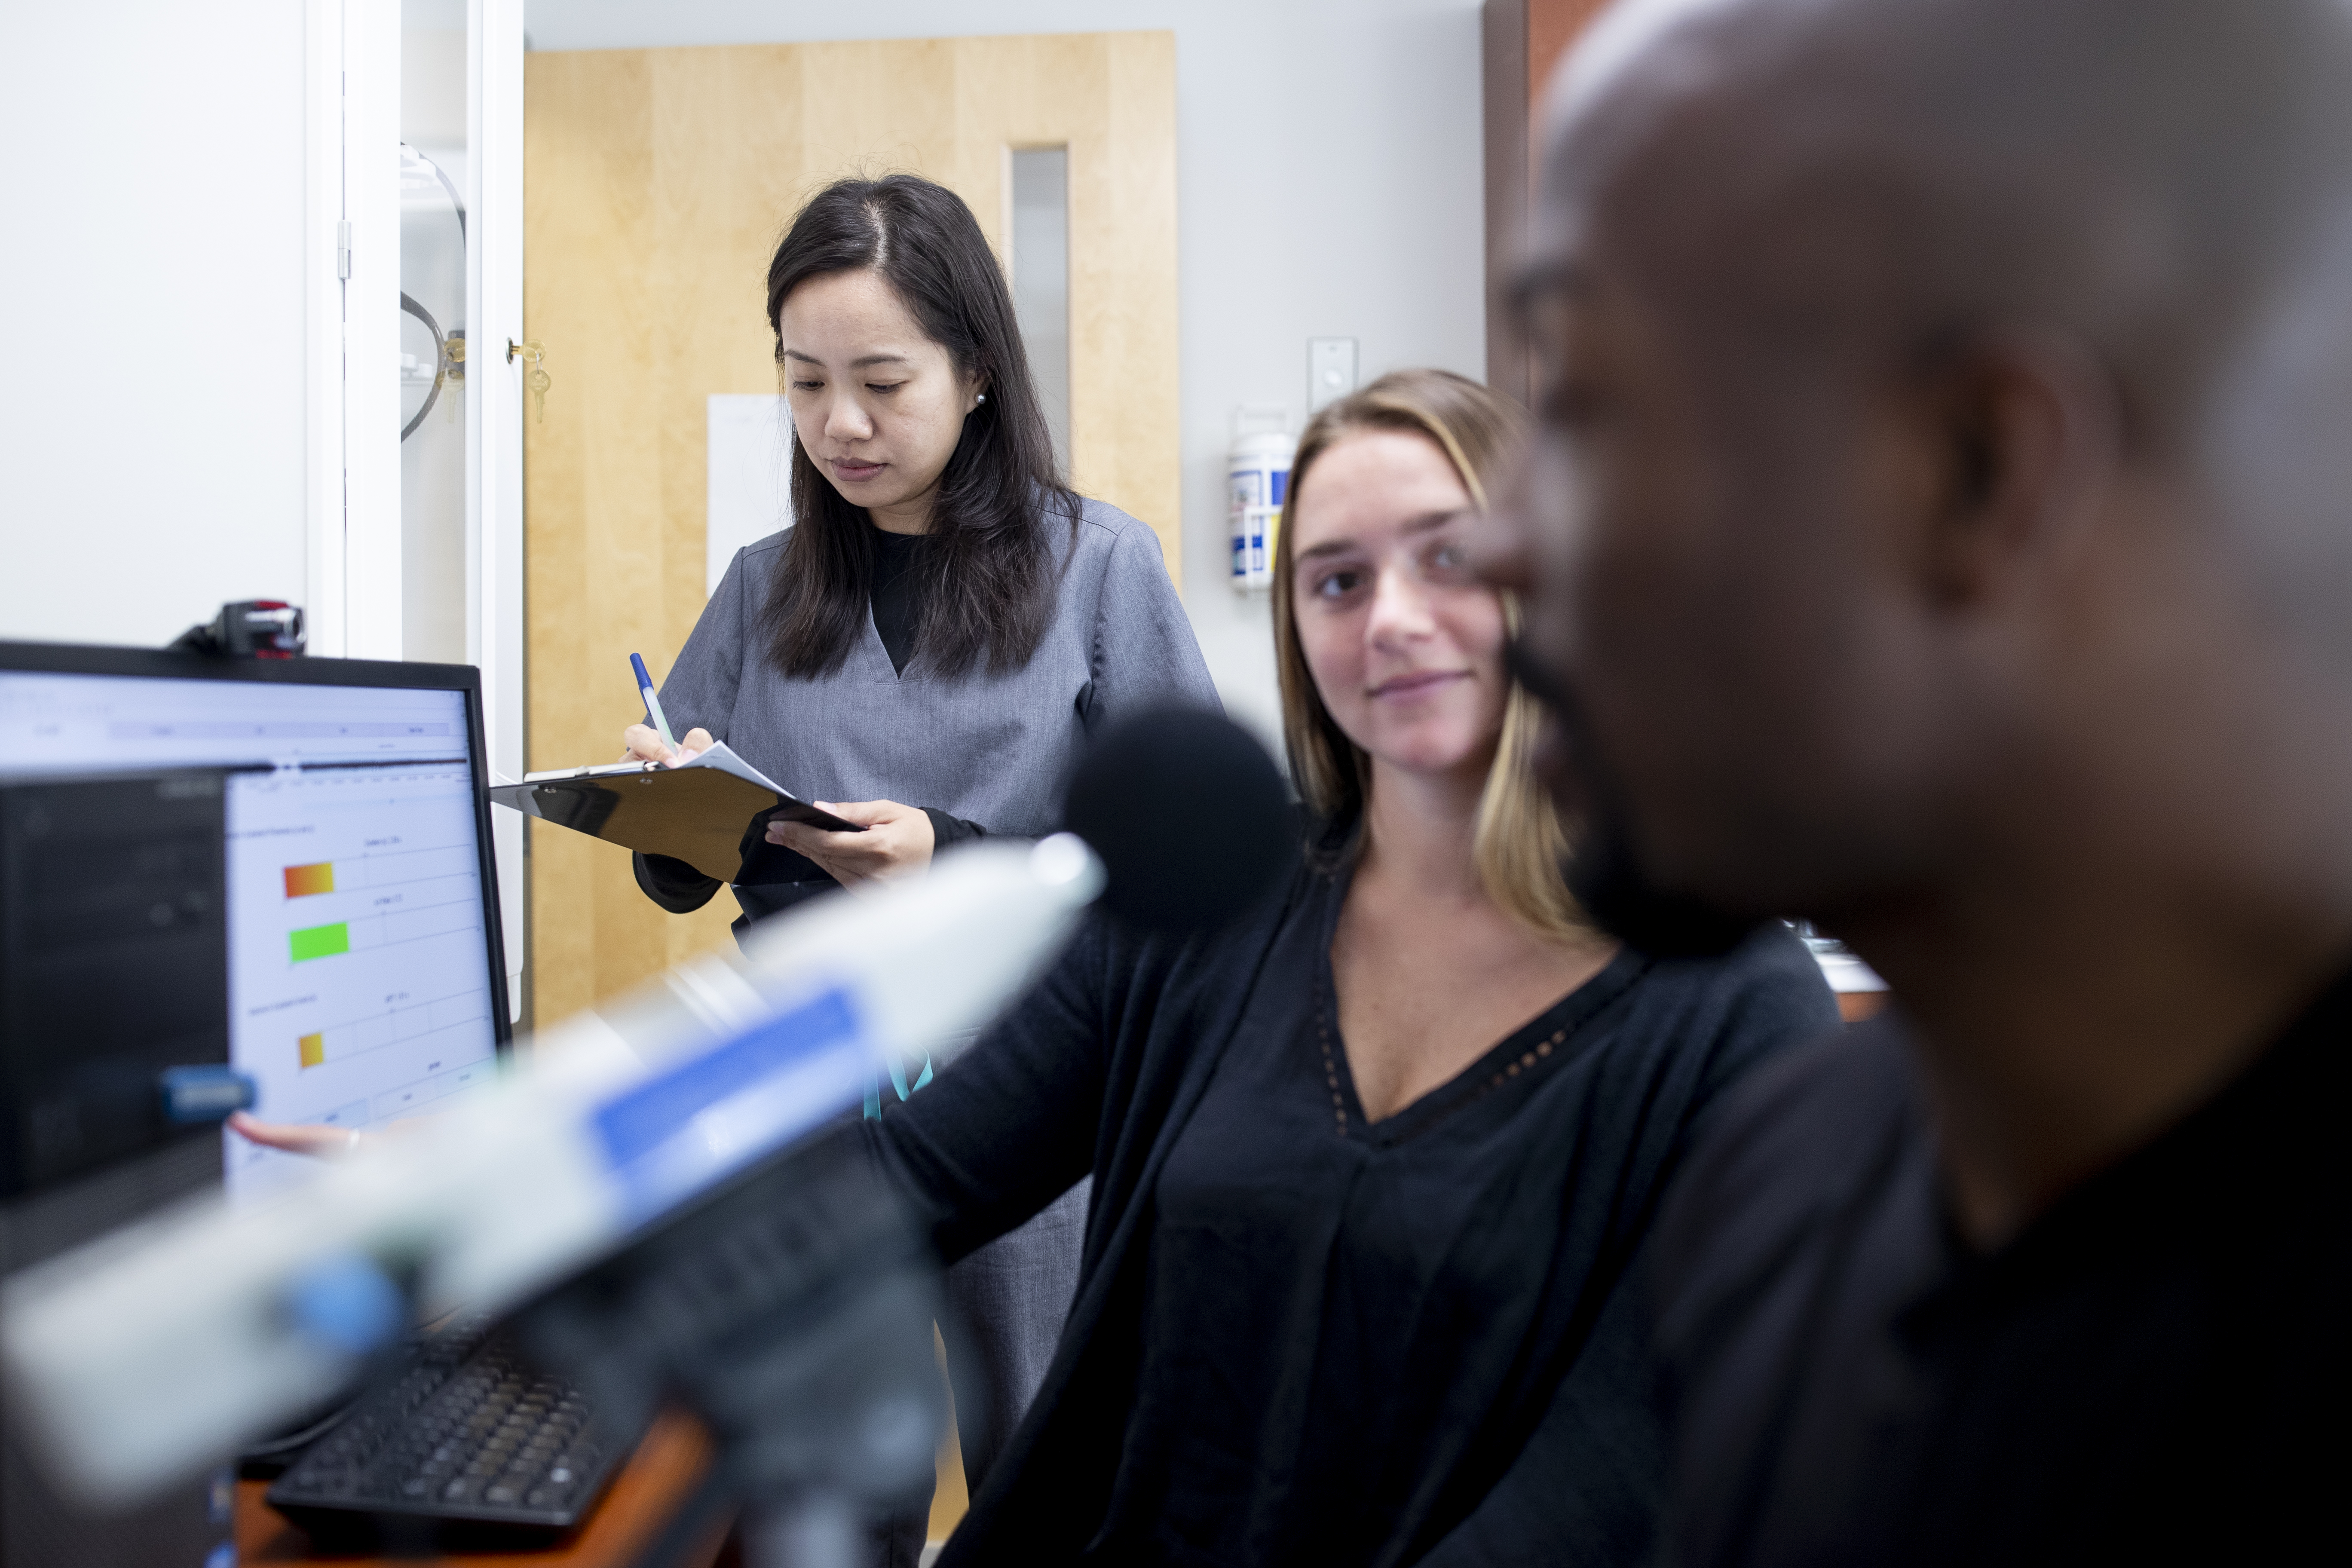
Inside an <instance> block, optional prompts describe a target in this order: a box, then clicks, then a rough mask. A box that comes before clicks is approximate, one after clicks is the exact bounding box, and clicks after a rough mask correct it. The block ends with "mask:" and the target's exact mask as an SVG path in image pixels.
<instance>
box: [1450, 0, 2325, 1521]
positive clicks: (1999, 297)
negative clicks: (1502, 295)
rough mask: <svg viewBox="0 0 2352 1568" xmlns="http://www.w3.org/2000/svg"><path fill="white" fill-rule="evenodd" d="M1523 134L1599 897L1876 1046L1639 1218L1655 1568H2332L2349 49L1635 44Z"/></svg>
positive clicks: (2288, 17) (1984, 21)
mask: <svg viewBox="0 0 2352 1568" xmlns="http://www.w3.org/2000/svg"><path fill="white" fill-rule="evenodd" d="M1547 136H1548V142H1547V153H1546V158H1545V164H1544V172H1543V174H1542V182H1541V192H1540V202H1539V205H1540V214H1539V216H1538V235H1537V240H1536V245H1535V248H1534V255H1533V260H1532V266H1531V268H1530V269H1529V272H1528V279H1527V283H1526V287H1525V300H1524V304H1525V309H1526V311H1527V316H1528V324H1529V327H1530V330H1531V331H1532V333H1533V335H1534V337H1535V340H1536V342H1537V352H1538V366H1539V377H1540V388H1539V409H1538V412H1539V416H1540V419H1541V426H1542V437H1541V441H1540V448H1539V451H1538V456H1537V458H1536V459H1535V464H1534V468H1533V469H1532V471H1531V474H1530V478H1529V481H1528V487H1529V498H1528V502H1527V504H1526V506H1525V508H1524V509H1523V512H1522V514H1521V515H1520V516H1519V517H1518V518H1517V520H1516V521H1512V522H1507V523H1506V524H1505V525H1504V527H1503V531H1502V537H1501V539H1500V540H1499V542H1498V551H1497V554H1496V559H1495V560H1494V562H1493V563H1492V564H1493V570H1494V573H1495V575H1496V578H1497V580H1499V581H1501V582H1503V583H1505V584H1507V585H1511V586H1515V587H1517V588H1519V589H1520V590H1522V592H1523V593H1524V594H1525V595H1527V602H1528V616H1527V627H1526V633H1525V644H1524V647H1523V648H1522V649H1521V657H1522V659H1523V661H1524V665H1525V668H1526V671H1527V675H1528V679H1529V680H1530V682H1531V683H1532V684H1534V685H1536V686H1538V688H1539V689H1542V690H1544V692H1545V693H1546V694H1547V695H1548V696H1549V698H1550V699H1551V700H1553V701H1554V702H1555V703H1556V704H1557V705H1558V706H1559V709H1560V710H1561V712H1562V713H1563V715H1564V716H1565V718H1566V721H1567V722H1566V724H1565V726H1564V728H1565V731H1566V733H1567V737H1568V740H1569V742H1570V744H1569V747H1568V750H1569V752H1570V754H1571V755H1572V756H1573V758H1574V759H1575V762H1576V765H1575V766H1574V767H1572V768H1570V769H1568V770H1566V772H1565V773H1564V775H1563V776H1564V780H1565V783H1566V784H1567V788H1568V792H1569V794H1570V797H1571V798H1572V800H1573V801H1574V803H1575V804H1576V805H1578V807H1579V809H1580V811H1581V812H1582V814H1583V815H1584V816H1585V818H1586V828H1587V831H1586V836H1585V838H1584V840H1583V842H1584V844H1585V845H1586V846H1587V848H1586V849H1584V850H1582V851H1580V859H1579V863H1578V865H1577V867H1576V868H1575V874H1576V879H1577V880H1578V883H1579V886H1580V890H1581V891H1582V892H1583V894H1584V896H1585V897H1586V899H1587V900H1588V903H1589V905H1590V907H1591V908H1592V909H1594V910H1596V911H1597V912H1598V913H1600V914H1601V916H1603V917H1604V918H1605V919H1606V920H1607V921H1610V922H1611V923H1612V924H1614V925H1615V926H1617V927H1618V928H1619V929H1620V930H1622V931H1626V932H1628V933H1629V934H1632V935H1633V936H1635V937H1636V939H1637V940H1639V941H1642V942H1647V943H1649V944H1650V945H1652V946H1654V947H1658V948H1674V947H1677V946H1681V947H1694V948H1696V947H1706V946H1711V945H1719V944H1720V943H1722V942H1725V941H1727V940H1729V938H1730V936H1731V935H1733V934H1735V933H1736V932H1738V931H1740V930H1742V929H1744V928H1745V927H1746V926H1747V925H1748V924H1749V923H1751V922H1753V921H1757V920H1759V919H1761V918H1764V917H1767V916H1771V915H1790V916H1797V915H1804V916H1810V917H1811V918H1812V919H1814V920H1816V921H1820V922H1821V923H1822V925H1824V926H1825V927H1827V928H1828V929H1830V930H1832V931H1836V932H1837V933H1839V934H1841V935H1843V937H1844V938H1845V939H1846V940H1847V941H1848V942H1850V943H1851V944H1852V945H1853V947H1854V948H1855V949H1856V950H1857V951H1858V952H1860V953H1861V954H1862V955H1863V956H1864V958H1865V959H1867V960H1868V961H1869V963H1871V964H1872V965H1873V966H1874V967H1875V968H1876V969H1877V970H1878V971H1879V972H1880V973H1882V974H1884V975H1885V976H1886V977H1887V978H1888V980H1889V981H1890V982H1891V984H1892V985H1893V987H1894V990H1895V997H1896V1000H1897V1003H1898V1016H1895V1017H1894V1018H1892V1019H1890V1020H1889V1021H1887V1022H1886V1023H1885V1024H1884V1025H1883V1026H1869V1027H1865V1028H1863V1029H1859V1030H1855V1031H1853V1032H1852V1033H1850V1034H1849V1035H1848V1036H1846V1037H1844V1038H1842V1039H1838V1040H1835V1041H1831V1042H1826V1043H1824V1044H1823V1045H1822V1047H1820V1048H1818V1049H1816V1050H1814V1051H1811V1052H1810V1053H1807V1054H1805V1055H1804V1056H1803V1057H1802V1058H1801V1059H1798V1060H1795V1061H1792V1062H1790V1063H1789V1064H1788V1065H1786V1066H1783V1067H1780V1068H1778V1069H1776V1070H1770V1071H1769V1073H1768V1074H1767V1076H1766V1077H1765V1078H1764V1079H1761V1080H1760V1081H1758V1082H1756V1083H1755V1084H1753V1085H1752V1087H1751V1089H1750V1091H1749V1092H1748V1094H1747V1095H1746V1096H1745V1098H1744V1099H1743V1100H1742V1102H1741V1103H1740V1104H1739V1105H1738V1107H1737V1108H1736V1109H1733V1110H1729V1111H1728V1112H1727V1115H1726V1116H1725V1118H1724V1119H1723V1120H1722V1121H1720V1122H1719V1124H1718V1126H1717V1130H1716V1132H1715V1135H1714V1137H1713V1139H1712V1142H1710V1144H1709V1146H1708V1148H1707V1149H1706V1152H1704V1153H1703V1154H1702V1155H1701V1156H1700V1157H1699V1158H1698V1159H1697V1160H1696V1163H1694V1165H1693V1166H1692V1167H1691V1169H1690V1172H1689V1180H1688V1182H1687V1183H1686V1184H1685V1187H1684V1189H1683V1191H1682V1192H1681V1194H1679V1196H1678V1198H1677V1202H1676V1206H1675V1211H1674V1212H1673V1213H1672V1214H1671V1215H1670V1216H1669V1217H1668V1221H1667V1226H1666V1230H1665V1232H1664V1237H1662V1244H1663V1247H1664V1251H1665V1254H1666V1257H1665V1259H1664V1262H1665V1268H1664V1271H1663V1274H1662V1277H1661V1279H1660V1280H1659V1286H1658V1300H1659V1302H1660V1310H1661V1326H1660V1336H1661V1344H1662V1346H1663V1348H1664V1352H1665V1354H1666V1356H1667V1358H1668V1362H1669V1365H1670V1367H1671V1373H1672V1383H1673V1385H1674V1388H1675V1395H1676V1405H1677V1432H1678V1434H1679V1436H1678V1437H1677V1459H1676V1463H1677V1466H1678V1469H1679V1475H1678V1479H1677V1482H1676V1488H1677V1490H1676V1497H1677V1503H1676V1506H1675V1515H1674V1518H1673V1521H1672V1523H1671V1529H1672V1531H1673V1532H1674V1536H1675V1543H1676V1553H1677V1555H1678V1556H1679V1558H1680V1559H1681V1560H1683V1561H1685V1562H1692V1563H1814V1564H1821V1563H1906V1564H1914V1563H1961V1562H1968V1563H1992V1562H2000V1563H2028V1562H2065V1563H2075V1562H2083V1561H2093V1560H2118V1561H2140V1562H2145V1561H2155V1560H2167V1561H2169V1560H2176V1559H2179V1558H2183V1557H2190V1558H2202V1559H2203V1560H2205V1561H2281V1560H2284V1558H2285V1557H2286V1556H2287V1555H2288V1549H2289V1546H2290V1544H2291V1543H2292V1544H2293V1545H2294V1546H2295V1548H2296V1549H2297V1550H2299V1551H2302V1552H2310V1551H2312V1550H2313V1549H2314V1548H2317V1549H2318V1550H2319V1551H2321V1552H2325V1554H2326V1555H2328V1556H2334V1555H2335V1554H2336V1552H2344V1551H2345V1550H2346V1546H2345V1533H2346V1531H2345V1530H2344V1527H2343V1525H2342V1524H2341V1523H2340V1522H2339V1517H2338V1510H2337V1508H2336V1498H2337V1495H2338V1494H2337V1493H2336V1487H2337V1486H2340V1485H2343V1484H2344V1480H2345V1477H2344V1461H2345V1460H2347V1458H2352V1440H2347V1432H2352V1411H2348V1410H2347V1405H2348V1404H2352V1398H2347V1396H2352V1377H2347V1348H2346V1347H2347V1341H2352V1286H2347V1258H2352V1247H2348V1246H2347V1241H2352V1182H2347V1167H2348V1166H2352V1137H2347V1127H2346V1123H2347V1117H2352V1096H2348V1095H2347V1088H2352V1085H2347V1060H2352V1056H2347V1053H2352V976H2348V975H2347V969H2352V13H2347V6H2346V5H2344V4H2341V3H2338V0H1713V3H1696V4H1693V3H1682V4H1643V3H1639V0H1637V3H1635V4H1633V5H1626V6H1623V7H1621V8H1620V9H1618V10H1617V11H1615V12H1613V13H1612V14H1611V15H1610V16H1607V17H1606V18H1605V19H1604V20H1603V22H1602V23H1601V25H1600V26H1598V27H1597V28H1596V29H1595V31H1594V32H1593V33H1592V35H1591V37H1589V38H1588V40H1587V41H1586V43H1585V44H1584V45H1583V46H1582V47H1581V48H1580V51H1579V53H1578V54H1577V56H1576V57H1575V58H1573V59H1572V61H1571V62H1570V66H1569V68H1568V69H1567V73H1566V75H1565V77H1564V78H1563V80H1562V81H1561V82H1560V83H1559V84H1558V86H1557V88H1556V89H1555V92H1554V95H1553V98H1552V100H1551V105H1550V109H1549V121H1548V125H1547ZM2328 1540H2333V1541H2335V1542H2336V1545H2335V1546H2333V1547H2326V1546H2325V1544H2324V1543H2325V1542H2326V1541H2328Z"/></svg>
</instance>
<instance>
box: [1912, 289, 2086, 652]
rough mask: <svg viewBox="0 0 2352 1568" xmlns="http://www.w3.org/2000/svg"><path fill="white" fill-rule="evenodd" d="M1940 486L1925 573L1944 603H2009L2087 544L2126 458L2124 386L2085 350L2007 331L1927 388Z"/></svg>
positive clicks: (2054, 338) (1977, 346)
mask: <svg viewBox="0 0 2352 1568" xmlns="http://www.w3.org/2000/svg"><path fill="white" fill-rule="evenodd" d="M1926 392H1927V395H1926V397H1925V399H1924V400H1923V411H1924V414H1925V416H1926V418H1927V421H1928V424H1929V429H1928V439H1929V441H1930V443H1931V446H1932V448H1933V452H1934V460H1935V468H1936V477H1935V480H1934V484H1935V491H1934V494H1933V496H1932V498H1931V504H1930V506H1929V508H1928V512H1927V518H1926V519H1925V524H1926V526H1925V531H1924V536H1923V538H1922V540H1921V545H1922V549H1921V551H1920V556H1919V566H1920V571H1921V574H1922V578H1923V583H1924V586H1925V587H1926V589H1927V593H1928V594H1929V595H1930V596H1931V597H1933V598H1934V599H1935V600H1936V601H1937V602H1938V603H1941V604H1945V605H1951V606H1954V607H1958V606H1961V605H1971V604H1979V603H1983V602H1985V601H1988V600H1990V599H1992V598H1996V597H1998V596H2000V595H2001V594H2003V593H2004V592H2005V591H2006V590H2007V589H2008V588H2009V587H2010V586H2011V584H2013V583H2014V582H2015V581H2016V579H2017V577H2018V575H2019V574H2021V572H2028V571H2031V570H2032V567H2033V566H2034V565H2035V564H2036V563H2041V562H2045V561H2047V560H2048V559H2050V557H2051V556H2052V554H2053V552H2063V551H2064V550H2066V549H2067V548H2068V547H2069V546H2070V545H2071V544H2072V543H2073V542H2074V541H2076V540H2078V539H2080V538H2081V537H2082V535H2083V533H2084V530H2085V529H2086V527H2087V526H2088V524H2089V523H2090V522H2091V521H2092V520H2093V519H2094V518H2095V516H2096V515H2097V512H2098V508H2099V500H2100V497H2101V496H2102V494H2103V493H2104V492H2105V489H2106V487H2107V486H2108V484H2109V483H2110V482H2111V481H2112V479H2113V477H2114V474H2115V471H2116V466H2117V463H2118V461H2119V459H2120V457H2121V449H2122V430H2123V420H2122V399H2121V395H2120V392H2119V390H2118V388H2117V385H2116V379H2115V377H2114V376H2113V375H2112V374H2109V373H2108V371H2107V368H2106V366H2105V364H2104V363H2102V362H2101V361H2100V360H2099V359H2098V358H2097V356H2096V355H2095V354H2094V353H2091V352H2090V351H2089V350H2088V349H2087V348H2086V347H2084V345H2082V344H2081V343H2079V342H2076V341H2074V339H2071V338H2067V337H2063V336H2060V335H2058V334H2054V333H2050V332H2043V331H2015V330H2010V331H1991V332H1987V333H1983V334H1980V335H1978V336H1976V337H1974V338H1972V339H1970V340H1969V342H1967V343H1966V344H1964V345H1962V346H1961V347H1960V348H1959V349H1958V350H1957V351H1956V352H1954V353H1950V354H1949V355H1948V356H1946V357H1944V358H1943V359H1942V360H1941V361H1940V362H1939V363H1938V364H1937V367H1936V368H1935V369H1934V370H1932V371H1931V372H1929V373H1928V375H1927V386H1926Z"/></svg>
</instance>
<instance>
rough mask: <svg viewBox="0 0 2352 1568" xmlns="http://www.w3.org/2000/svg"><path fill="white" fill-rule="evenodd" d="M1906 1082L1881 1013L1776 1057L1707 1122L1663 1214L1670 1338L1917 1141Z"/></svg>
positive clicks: (1915, 1110) (1914, 1090) (1908, 1064)
mask: <svg viewBox="0 0 2352 1568" xmlns="http://www.w3.org/2000/svg"><path fill="white" fill-rule="evenodd" d="M1925 1134H1926V1124H1925V1121H1924V1118H1923V1116H1922V1113H1921V1107H1920V1101H1919V1094H1918V1086H1917V1080H1916V1076H1915V1071H1914V1068H1913V1066H1912V1061H1911V1057H1910V1051H1909V1048H1908V1047H1907V1046H1906V1043H1905V1041H1904V1038H1903V1034H1902V1030H1901V1028H1900V1026H1898V1025H1896V1024H1895V1022H1893V1021H1892V1020H1891V1019H1881V1020H1876V1021H1874V1022H1872V1023H1868V1024H1864V1025H1861V1026H1856V1027H1852V1028H1847V1029H1843V1030H1841V1031H1839V1032H1838V1033H1835V1034H1832V1035H1831V1036H1829V1037H1824V1038H1822V1039H1819V1040H1815V1041H1813V1042H1811V1043H1809V1044H1806V1045H1803V1046H1801V1047H1796V1048H1794V1049H1791V1050H1788V1051H1784V1052H1781V1053H1780V1054H1779V1055H1778V1056H1777V1057H1776V1058H1773V1059H1771V1060H1769V1061H1767V1062H1764V1063H1762V1064H1760V1065H1759V1067H1758V1068H1756V1069H1755V1070H1754V1071H1753V1072H1752V1073H1750V1074H1749V1075H1748V1077H1747V1079H1745V1080H1744V1081H1742V1082H1741V1083H1740V1084H1739V1085H1738V1088H1737V1089H1734V1090H1733V1091H1732V1092H1731V1094H1730V1096H1729V1098H1728V1099H1727V1100H1726V1102H1725V1103H1724V1105H1723V1106H1722V1108H1721V1110H1720V1111H1719V1112H1718V1113H1717V1115H1716V1116H1715V1117H1714V1118H1713V1119H1712V1120H1711V1121H1710V1122H1709V1124H1708V1127H1707V1130H1706V1135H1705V1136H1704V1137H1703V1138H1702V1140H1701V1141H1700V1143H1699V1145H1698V1147H1697V1149H1696V1151H1695V1152H1693V1154H1692V1157H1691V1160H1690V1163H1688V1165H1687V1166H1686V1167H1685V1172H1684V1175H1683V1179H1682V1180H1681V1182H1680V1183H1679V1184H1678V1185H1677V1190H1676V1192H1675V1196H1674V1199H1673V1201H1672V1203H1671V1204H1670V1205H1669V1207H1668V1209H1667V1212H1666V1214H1665V1215H1664V1217H1663V1221H1662V1226H1661V1231H1660V1235H1659V1238H1658V1239H1659V1271H1658V1286H1659V1299H1660V1305H1661V1307H1662V1308H1663V1309H1664V1313H1665V1320H1666V1321H1664V1322H1662V1324H1661V1328H1662V1331H1664V1332H1665V1333H1666V1334H1667V1336H1668V1337H1669V1338H1671V1337H1674V1335H1675V1331H1676V1330H1677V1328H1678V1327H1685V1326H1687V1320H1688V1319H1689V1317H1690V1316H1691V1315H1693V1314H1706V1312H1707V1311H1708V1310H1709V1309H1708V1303H1710V1302H1713V1301H1716V1300H1721V1299H1722V1298H1723V1297H1724V1296H1725V1295H1727V1294H1734V1295H1736V1294H1739V1293H1741V1292H1742V1291H1743V1290H1744V1289H1745V1288H1746V1287H1747V1286H1748V1285H1751V1284H1753V1283H1754V1282H1755V1280H1756V1278H1757V1276H1758V1275H1759V1274H1760V1273H1762V1272H1767V1271H1769V1270H1770V1269H1771V1268H1775V1267H1776V1266H1777V1262H1778V1260H1782V1259H1785V1258H1788V1257H1789V1256H1790V1254H1791V1252H1792V1251H1793V1250H1795V1249H1797V1248H1798V1247H1800V1246H1801V1243H1802V1241H1803V1239H1804V1237H1806V1235H1807V1234H1808V1233H1809V1232H1810V1231H1811V1230H1812V1229H1813V1228H1815V1227H1816V1226H1818V1225H1820V1224H1821V1223H1822V1221H1823V1220H1824V1219H1825V1218H1826V1217H1827V1216H1828V1215H1830V1214H1831V1213H1832V1212H1833V1211H1834V1210H1835V1209H1837V1207H1838V1206H1839V1204H1840V1200H1841V1199H1842V1198H1843V1197H1844V1196H1846V1195H1848V1194H1851V1193H1852V1192H1853V1190H1854V1187H1855V1184H1858V1183H1861V1182H1864V1181H1867V1180H1869V1179H1870V1177H1871V1173H1872V1172H1873V1171H1874V1170H1877V1169H1881V1168H1883V1166H1884V1164H1885V1161H1886V1159H1887V1157H1888V1155H1889V1153H1890V1152H1891V1149H1892V1148H1893V1146H1894V1145H1895V1144H1896V1143H1899V1142H1906V1141H1907V1140H1909V1139H1910V1138H1913V1137H1919V1136H1925Z"/></svg>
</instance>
